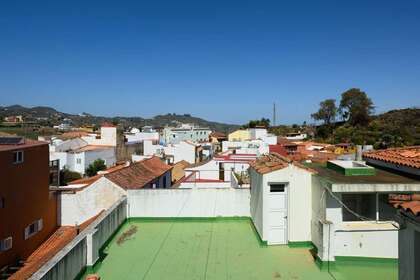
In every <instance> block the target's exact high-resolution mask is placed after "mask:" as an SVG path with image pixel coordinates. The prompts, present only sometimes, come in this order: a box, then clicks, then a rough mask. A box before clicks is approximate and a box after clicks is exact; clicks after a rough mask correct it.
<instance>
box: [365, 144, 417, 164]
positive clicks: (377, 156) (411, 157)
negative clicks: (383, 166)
mask: <svg viewBox="0 0 420 280" xmlns="http://www.w3.org/2000/svg"><path fill="white" fill-rule="evenodd" d="M363 157H364V158H368V159H374V160H380V161H384V162H388V163H393V164H398V165H403V166H408V167H412V168H420V146H413V147H405V148H393V149H387V150H377V151H371V152H367V153H364V154H363Z"/></svg>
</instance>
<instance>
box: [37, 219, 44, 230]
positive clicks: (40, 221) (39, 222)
mask: <svg viewBox="0 0 420 280" xmlns="http://www.w3.org/2000/svg"><path fill="white" fill-rule="evenodd" d="M42 226H43V224H42V219H39V220H38V230H37V231H41V230H42Z"/></svg>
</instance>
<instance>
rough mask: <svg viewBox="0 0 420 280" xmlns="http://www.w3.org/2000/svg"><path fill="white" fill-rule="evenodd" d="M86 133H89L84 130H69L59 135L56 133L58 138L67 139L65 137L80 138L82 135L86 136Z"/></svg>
mask: <svg viewBox="0 0 420 280" xmlns="http://www.w3.org/2000/svg"><path fill="white" fill-rule="evenodd" d="M87 135H89V133H88V132H86V131H69V132H65V133H63V134H61V135H58V138H60V139H63V140H67V139H73V138H80V137H82V136H87Z"/></svg>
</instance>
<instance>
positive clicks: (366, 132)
mask: <svg viewBox="0 0 420 280" xmlns="http://www.w3.org/2000/svg"><path fill="white" fill-rule="evenodd" d="M316 130H317V133H316V134H317V137H318V138H319V140H321V141H327V142H331V143H340V142H353V143H355V144H368V145H373V146H374V147H375V148H389V147H399V146H412V145H420V109H419V108H407V109H398V110H391V111H388V112H386V113H383V114H379V115H375V116H372V117H371V121H370V122H369V123H367V124H366V125H364V126H357V127H354V126H351V125H350V124H348V123H347V122H337V123H335V124H334V127H333V129H332V131H328V129H327V126H325V125H320V126H317V127H316Z"/></svg>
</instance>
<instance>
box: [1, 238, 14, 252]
mask: <svg viewBox="0 0 420 280" xmlns="http://www.w3.org/2000/svg"><path fill="white" fill-rule="evenodd" d="M12 245H13V239H12V237H11V236H10V237H8V238H6V239H3V240H0V252H4V251H7V250H9V249H12Z"/></svg>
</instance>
